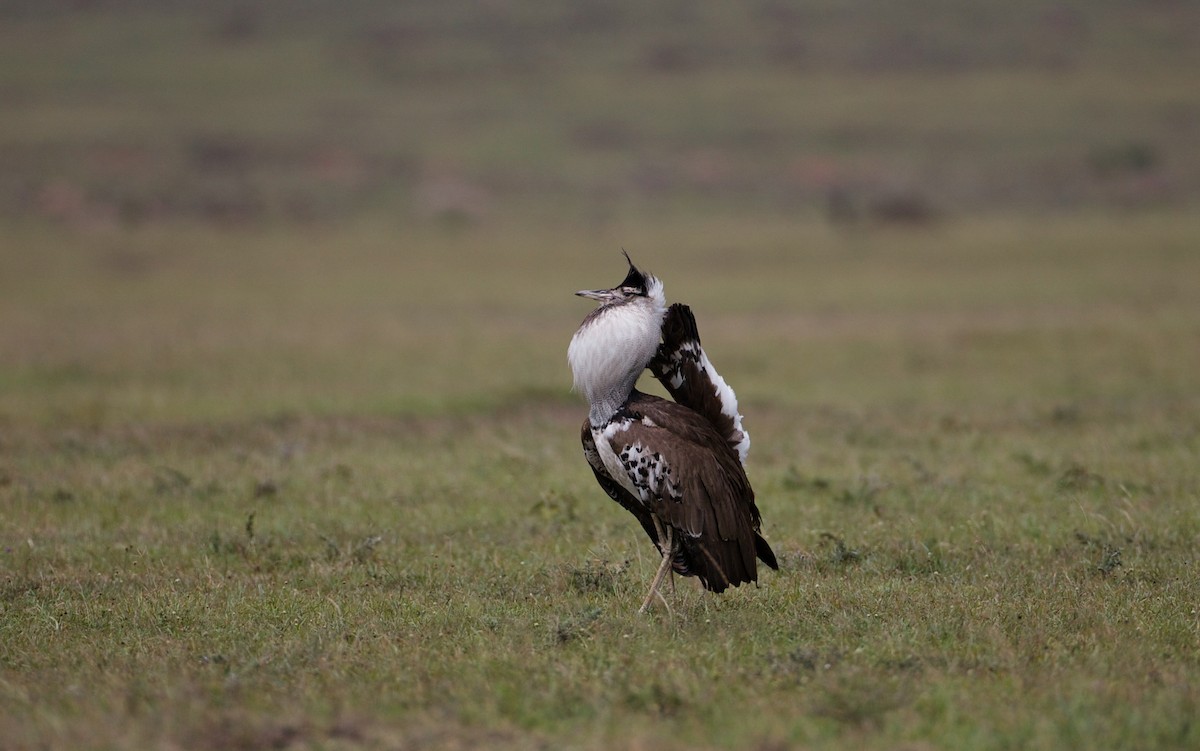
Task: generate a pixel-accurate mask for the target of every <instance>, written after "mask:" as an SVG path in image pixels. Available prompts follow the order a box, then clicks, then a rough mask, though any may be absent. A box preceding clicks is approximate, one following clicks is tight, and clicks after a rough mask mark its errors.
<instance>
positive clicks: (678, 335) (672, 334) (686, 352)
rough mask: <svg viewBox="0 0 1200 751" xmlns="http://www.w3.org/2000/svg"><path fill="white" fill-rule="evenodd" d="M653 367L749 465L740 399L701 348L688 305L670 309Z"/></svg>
mask: <svg viewBox="0 0 1200 751" xmlns="http://www.w3.org/2000/svg"><path fill="white" fill-rule="evenodd" d="M649 367H650V372H651V373H652V374H653V375H654V377H655V378H657V379H658V382H659V383H661V384H662V385H663V387H664V388H665V389H666V390H667V392H668V393H669V394H670V395H671V398H672V399H674V400H675V401H676V402H678V403H679V404H682V405H683V406H685V407H688V408H689V409H692V410H695V411H696V412H699V413H700V414H702V415H704V417H705V418H707V419H708V421H709V422H710V423H712V425H713V427H715V428H716V429H717V432H719V433H720V434H721V435H722V436H724V438H725V441H726V442H727V443H728V444H729V447H730V448H731V449H733V450H734V452H736V453H737V455H738V459H739V460H741V462H742V464H745V463H746V454H747V453H748V452H749V450H750V434H749V433H747V432H746V430H745V429H744V428H743V427H742V415H741V413H740V412H738V403H737V395H736V394H734V393H733V389H731V388H730V387H729V384H728V383H726V382H725V379H724V378H722V377H721V374H720V373H718V372H717V369H716V368H714V367H713V365H712V363H711V362H710V361H709V359H708V356H707V355H706V354H705V353H704V348H703V347H701V346H700V332H699V330H698V329H697V328H696V317H695V316H694V315H692V309H691V308H689V307H688V306H687V305H684V304H682V303H675V304H674V305H672V306H671V307H670V308H668V309H667V312H666V315H665V316H663V326H662V343H661V344H660V345H659V346H658V351H657V352H656V353H655V355H654V359H652V360H651V361H650V365H649Z"/></svg>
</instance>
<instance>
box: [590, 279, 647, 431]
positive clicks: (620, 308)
mask: <svg viewBox="0 0 1200 751" xmlns="http://www.w3.org/2000/svg"><path fill="white" fill-rule="evenodd" d="M663 312H664V309H663V307H662V306H661V305H660V304H658V301H657V300H653V299H647V300H646V301H645V302H641V301H638V302H635V303H630V304H625V305H617V306H612V307H609V308H601V309H598V310H597V311H595V313H594V314H593V315H591V316H588V318H587V320H585V321H584V322H583V325H582V326H580V327H579V330H578V331H576V332H575V336H574V337H573V338H572V339H571V346H570V348H569V349H568V350H567V359H568V361H569V362H570V364H571V371H572V373H573V374H574V376H575V389H576V390H577V391H580V392H582V393H583V395H584V396H585V397H586V398H587V400H588V421H589V422H590V423H591V424H592V425H594V426H597V427H598V426H600V425H603V424H605V423H607V422H608V421H609V420H611V419H612V416H613V415H614V414H615V413H616V411H617V410H618V409H620V408H621V405H622V404H624V403H625V401H626V400H627V399H628V398H629V395H630V394H631V393H633V388H634V386H636V385H637V380H638V377H639V376H641V374H642V371H643V370H645V369H646V365H647V364H649V362H650V358H652V357H653V356H654V352H655V350H657V349H658V340H659V334H660V332H661V331H662V316H663Z"/></svg>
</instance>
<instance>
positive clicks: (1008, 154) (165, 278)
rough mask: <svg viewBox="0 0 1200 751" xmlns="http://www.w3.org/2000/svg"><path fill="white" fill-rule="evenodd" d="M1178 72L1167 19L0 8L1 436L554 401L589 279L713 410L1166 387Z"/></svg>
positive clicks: (847, 0)
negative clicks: (718, 404) (718, 387)
mask: <svg viewBox="0 0 1200 751" xmlns="http://www.w3.org/2000/svg"><path fill="white" fill-rule="evenodd" d="M1198 71H1200V4H1197V3H1194V2H1188V1H1187V0H1119V1H1118V0H1091V1H1090V2H1041V1H1034V0H1011V1H1010V2H1003V3H1002V2H992V1H986V0H966V1H964V2H959V3H943V2H927V1H923V0H917V1H915V2H909V3H894V2H888V1H887V0H840V1H831V0H809V1H807V2H795V3H789V2H781V1H780V0H761V1H758V2H745V3H727V2H717V1H713V2H708V1H699V2H694V1H690V0H689V1H687V2H661V3H642V2H632V1H626V0H612V1H611V2H601V1H599V0H583V1H580V2H569V3H538V2H519V1H515V0H514V1H511V2H505V1H503V0H492V1H490V2H451V1H447V0H436V1H429V2H424V1H419V0H418V1H408V2H391V3H384V2H366V1H364V0H338V1H337V2H333V1H332V0H330V1H326V0H306V1H301V0H293V1H284V0H260V1H259V2H226V1H224V0H216V1H214V2H207V3H203V4H198V3H191V2H181V1H175V0H155V1H150V0H38V1H37V2H22V1H20V0H4V1H3V2H2V3H0V112H2V113H3V115H2V116H0V244H2V247H0V421H4V423H7V424H9V425H10V426H11V425H19V424H52V425H53V424H70V425H77V424H86V425H103V424H107V423H110V422H119V423H123V422H128V421H137V420H151V421H166V422H172V421H189V420H225V419H234V418H240V417H246V416H250V417H253V416H264V415H278V414H288V413H342V412H354V413H363V412H385V413H399V412H445V411H464V410H466V411H470V410H473V409H477V408H485V407H490V406H495V405H501V404H507V403H512V402H514V401H516V402H520V401H522V400H524V401H528V400H552V401H561V402H563V403H564V404H565V403H574V402H573V398H572V397H571V395H570V394H569V393H568V387H569V382H570V376H569V373H568V371H567V368H566V364H565V348H566V344H567V341H568V340H569V337H570V335H571V333H572V332H573V330H574V328H575V326H576V325H577V324H578V322H579V320H580V319H581V318H582V317H583V315H584V314H585V313H586V310H587V306H586V304H585V303H583V302H581V301H579V300H578V299H576V298H574V297H572V295H571V293H572V292H573V291H574V290H576V289H580V288H584V287H599V286H608V285H612V284H615V283H616V282H618V281H619V280H620V279H621V278H622V276H623V274H624V268H623V260H622V259H621V256H620V249H621V248H622V247H624V248H626V249H627V250H628V251H629V252H630V253H631V255H632V256H633V258H634V260H635V261H636V262H637V263H639V265H641V266H643V267H645V268H647V269H649V270H650V271H652V272H655V273H657V274H659V275H660V276H662V277H663V278H664V280H665V281H666V285H667V293H668V296H669V297H670V298H672V299H675V300H684V301H687V302H690V303H692V304H693V305H694V306H695V307H696V309H697V312H698V314H699V316H700V325H701V329H702V331H704V332H705V335H706V343H707V344H708V345H709V346H710V348H713V349H714V350H715V351H714V353H713V354H714V359H715V360H716V362H717V363H718V365H719V366H720V367H721V368H722V370H723V371H725V372H726V373H727V376H728V377H729V378H730V380H731V382H733V383H735V385H737V386H738V389H739V393H742V394H744V395H745V397H744V398H746V399H748V400H749V403H751V404H755V403H757V404H760V405H788V404H813V403H852V404H861V403H868V404H869V403H887V404H904V403H910V402H913V401H916V402H918V403H920V402H922V401H923V400H933V399H936V400H939V401H946V402H948V403H951V404H954V403H959V404H962V405H967V404H972V403H978V401H979V400H980V399H982V400H984V401H985V402H987V403H989V404H992V405H997V404H1004V403H1007V402H1011V401H1013V400H1017V399H1022V398H1027V397H1028V396H1029V394H1031V393H1032V394H1036V396H1034V397H1033V398H1034V399H1035V400H1040V401H1045V402H1046V403H1057V402H1060V401H1063V400H1071V399H1076V398H1081V396H1082V397H1083V398H1086V397H1088V396H1089V395H1090V396H1094V397H1097V398H1122V396H1123V395H1130V394H1134V393H1140V392H1144V391H1145V390H1146V389H1147V388H1150V389H1152V390H1155V391H1156V392H1158V393H1163V392H1171V393H1174V392H1178V393H1181V394H1182V393H1186V392H1187V391H1188V389H1189V383H1192V384H1194V381H1193V380H1192V376H1194V375H1195V373H1196V372H1197V365H1198V363H1197V357H1200V355H1197V354H1196V353H1197V352H1198V351H1200V346H1196V345H1198V344H1200V333H1198V332H1200V313H1198V312H1197V307H1200V306H1197V305H1196V301H1197V300H1198V299H1200V297H1198V296H1197V295H1198V294H1200V282H1198V281H1197V279H1198V278H1200V269H1198V266H1200V262H1198V261H1197V259H1196V255H1197V252H1196V251H1197V242H1198V240H1200V221H1198V220H1197V218H1196V214H1197V211H1196V209H1197V206H1198V205H1200V200H1198V199H1200V77H1198V74H1197V72H1198ZM1134 363H1136V365H1134ZM1023 395H1024V396H1023Z"/></svg>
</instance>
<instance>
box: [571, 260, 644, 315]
mask: <svg viewBox="0 0 1200 751" xmlns="http://www.w3.org/2000/svg"><path fill="white" fill-rule="evenodd" d="M621 252H622V253H624V254H625V260H626V261H627V262H628V263H629V273H627V274H626V275H625V278H624V279H623V280H622V281H621V283H620V284H618V285H617V286H615V287H613V288H612V289H581V290H579V291H578V292H576V293H575V294H577V295H579V296H580V297H586V298H589V299H591V300H595V301H596V302H598V303H600V305H599V307H601V308H604V307H607V306H609V305H620V304H622V303H626V302H633V301H636V300H639V299H645V298H651V297H655V296H658V297H661V296H662V282H660V281H659V280H658V278H657V277H654V276H652V275H650V274H647V273H645V272H643V271H641V270H640V269H638V267H637V266H634V265H633V261H632V260H630V258H629V254H628V253H625V251H624V250H622V251H621Z"/></svg>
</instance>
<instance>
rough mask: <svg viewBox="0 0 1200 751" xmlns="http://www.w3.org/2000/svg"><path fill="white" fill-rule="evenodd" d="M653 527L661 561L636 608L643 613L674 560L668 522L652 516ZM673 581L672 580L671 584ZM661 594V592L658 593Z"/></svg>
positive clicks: (672, 541) (672, 538) (673, 544)
mask: <svg viewBox="0 0 1200 751" xmlns="http://www.w3.org/2000/svg"><path fill="white" fill-rule="evenodd" d="M654 527H655V529H656V531H657V532H658V539H659V543H660V550H661V551H662V557H663V559H662V563H661V564H659V566H658V571H656V572H655V574H654V580H653V581H652V582H650V591H649V592H647V593H646V599H645V600H643V601H642V606H641V607H640V608H638V612H639V613H645V612H646V608H648V607H650V603H651V602H652V601H653V600H654V595H656V594H658V587H659V585H660V584H662V580H663V577H664V576H666V575H667V572H668V571H670V570H671V563H672V562H673V561H674V560H675V540H674V537H673V535H672V534H671V532H672V529H671V526H670V525H669V524H663V523H662V522H661V521H659V519H658V517H657V516H656V517H654ZM673 583H674V581H672V584H673ZM659 596H660V597H661V596H662V595H661V594H660V595H659Z"/></svg>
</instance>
